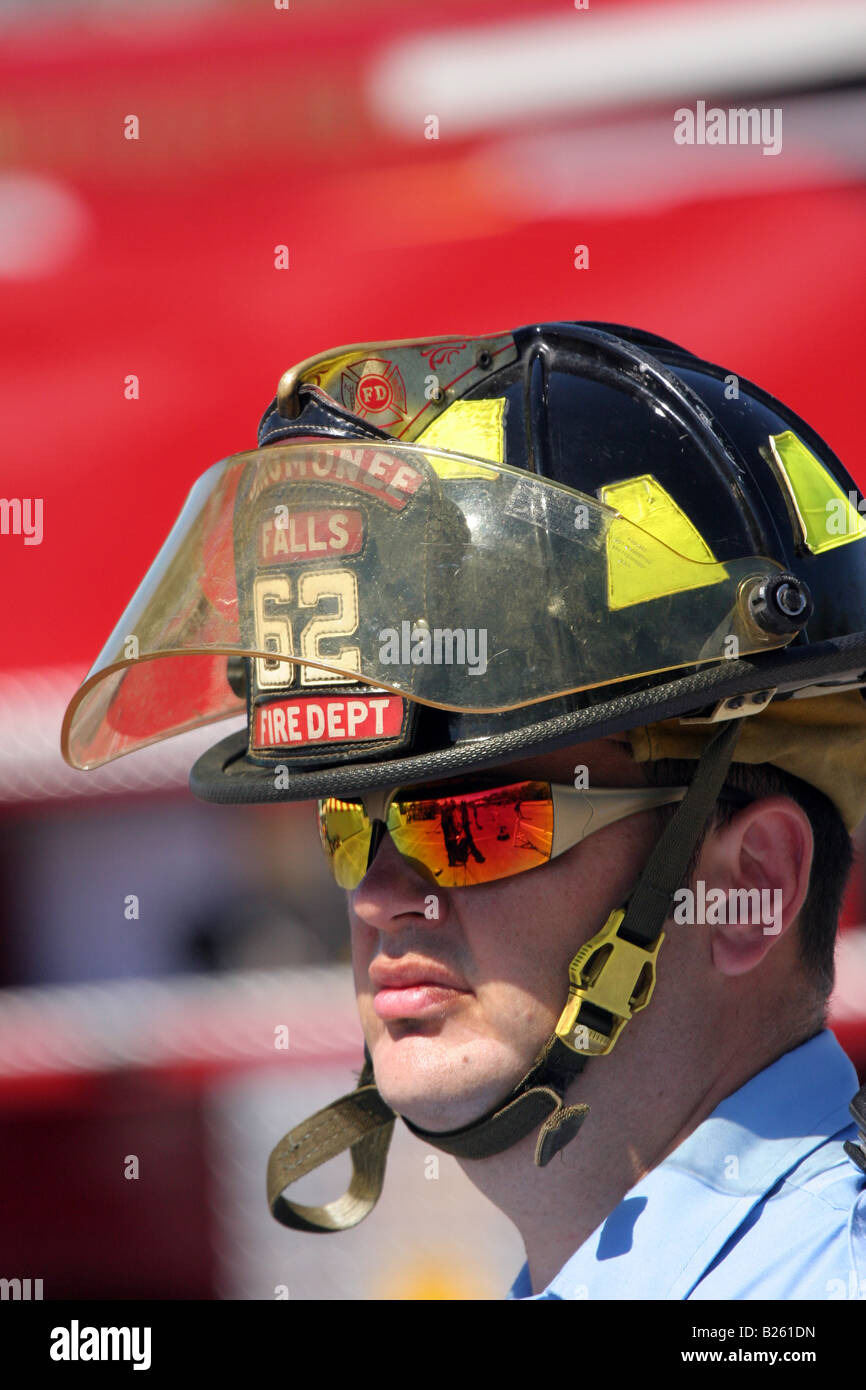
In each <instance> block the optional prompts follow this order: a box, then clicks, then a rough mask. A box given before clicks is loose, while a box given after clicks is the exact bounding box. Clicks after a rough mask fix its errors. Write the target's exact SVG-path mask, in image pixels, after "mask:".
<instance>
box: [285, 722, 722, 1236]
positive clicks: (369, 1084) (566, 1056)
mask: <svg viewBox="0 0 866 1390" xmlns="http://www.w3.org/2000/svg"><path fill="white" fill-rule="evenodd" d="M739 731H740V724H739V721H738V720H731V721H730V722H727V723H725V724H724V725H723V726H722V727H721V728H720V730H719V732H718V733H717V735H716V736H715V738H714V739H713V740H712V742H711V743H709V744H708V745H707V747H706V749H705V750H704V753H703V755H702V757H701V759H700V761H699V763H698V765H697V769H696V771H695V775H694V778H693V779H692V782H691V785H690V787H689V790H688V791H687V793H686V795H685V796H684V798H683V800H682V801H681V802H680V803H679V805H678V806H677V809H676V811H675V812H674V815H673V816H672V818H671V820H670V823H669V824H668V825H667V826H666V828H665V830H664V833H663V834H662V835H661V837H660V838H659V840H658V842H657V844H656V845H655V847H654V848H653V851H652V853H651V854H650V857H649V859H648V860H647V863H646V866H645V868H644V871H643V873H642V874H641V877H640V879H639V881H638V883H637V886H636V887H635V889H634V891H633V893H632V894H631V897H630V898H629V901H628V903H627V905H626V907H625V909H619V910H618V911H617V912H615V913H612V914H611V916H610V918H608V921H607V923H606V924H605V927H604V928H602V931H601V932H599V933H598V935H597V937H594V938H593V940H592V941H591V942H589V943H587V945H586V946H584V947H582V948H581V950H580V951H579V952H578V953H577V955H576V956H575V958H574V961H573V962H572V968H571V971H570V979H571V987H570V990H569V1000H568V1003H567V1004H566V1007H565V1010H564V1011H563V1014H562V1016H561V1018H560V1022H559V1024H558V1025H557V1031H556V1032H555V1033H553V1034H552V1035H551V1037H550V1038H548V1040H547V1042H546V1043H545V1044H544V1047H543V1048H542V1049H541V1052H540V1053H539V1054H538V1056H537V1058H536V1059H535V1061H534V1063H533V1064H532V1067H531V1068H530V1070H529V1071H528V1072H527V1073H526V1075H525V1076H524V1078H523V1080H522V1081H520V1082H519V1083H518V1085H517V1086H516V1087H515V1088H514V1090H513V1091H512V1092H511V1093H510V1095H508V1096H507V1097H506V1098H505V1100H504V1101H502V1103H501V1104H500V1105H499V1106H497V1107H496V1108H495V1109H494V1110H492V1111H490V1112H489V1113H488V1114H487V1115H484V1116H482V1117H481V1119H479V1120H476V1121H474V1122H473V1123H472V1124H469V1125H466V1126H464V1127H463V1128H462V1129H456V1130H451V1131H449V1132H448V1133H444V1134H437V1133H435V1132H434V1131H431V1130H425V1129H420V1128H419V1127H418V1126H417V1125H413V1124H411V1123H410V1122H409V1121H408V1120H406V1119H405V1118H404V1120H403V1122H404V1124H405V1125H406V1126H407V1128H408V1129H410V1130H411V1132H412V1133H413V1134H415V1135H417V1136H418V1137H419V1138H421V1139H423V1140H424V1141H425V1142H426V1143H428V1144H430V1145H431V1146H432V1147H433V1148H438V1149H441V1150H443V1151H444V1152H445V1153H450V1154H454V1155H455V1156H456V1157H458V1158H467V1159H478V1158H489V1157H491V1156H492V1155H493V1154H498V1153H503V1152H504V1151H505V1150H506V1149H509V1148H511V1146H512V1145H513V1144H516V1143H517V1142H518V1140H520V1139H523V1138H525V1137H526V1135H527V1134H530V1133H531V1132H532V1131H533V1130H534V1129H535V1128H536V1127H537V1126H538V1125H540V1126H541V1129H540V1132H539V1136H538V1142H537V1144H536V1147H535V1162H536V1164H537V1165H538V1166H539V1167H544V1165H545V1164H546V1163H549V1162H550V1160H551V1158H553V1156H554V1154H557V1153H559V1151H560V1150H561V1149H562V1148H564V1146H565V1145H566V1144H567V1143H568V1142H569V1141H570V1140H571V1139H573V1138H574V1136H575V1134H576V1133H577V1131H578V1130H579V1129H580V1126H581V1124H582V1123H583V1121H584V1119H585V1118H586V1115H587V1114H588V1113H589V1107H588V1106H586V1105H566V1104H565V1093H566V1091H567V1089H568V1086H569V1085H570V1083H571V1082H572V1081H573V1080H574V1078H575V1077H576V1076H577V1075H579V1073H580V1072H581V1071H582V1070H583V1068H584V1066H585V1065H586V1062H587V1060H588V1058H589V1057H590V1056H593V1055H600V1054H603V1053H606V1052H608V1051H610V1048H611V1047H612V1046H613V1043H614V1042H615V1041H616V1038H617V1037H618V1035H619V1033H620V1031H621V1030H622V1027H623V1026H624V1024H625V1022H626V1021H627V1020H628V1018H629V1017H631V1015H632V1014H633V1013H635V1012H637V1010H638V1009H641V1008H644V1007H645V1005H646V1004H647V1003H648V1002H649V996H650V994H651V993H652V983H653V978H654V975H653V972H654V963H655V957H656V955H657V953H658V948H659V945H660V942H661V939H662V937H663V935H664V934H663V932H662V924H663V923H664V921H665V919H666V917H667V915H668V909H669V907H670V901H671V898H672V896H673V894H674V892H675V890H676V889H677V888H678V887H680V885H681V883H682V881H683V878H684V876H685V873H686V869H687V868H688V864H689V860H690V859H691V856H692V852H693V850H694V847H695V845H696V844H697V841H698V838H699V836H700V834H701V832H702V830H703V829H704V826H705V825H706V823H707V820H708V818H709V816H710V814H711V813H712V810H713V808H714V806H715V804H716V801H717V799H718V795H719V792H720V791H721V788H722V785H723V783H724V781H725V778H726V777H727V775H728V768H729V766H730V763H731V759H732V758H733V754H734V747H735V745H736V742H737V737H738V735H739ZM601 938H604V949H605V957H606V958H605V961H604V965H603V967H602V969H601V971H600V973H599V974H598V975H597V976H594V977H593V979H592V983H591V984H588V983H587V974H588V972H587V965H588V963H589V961H590V960H591V959H592V957H593V954H594V953H595V951H596V950H597V946H596V943H597V942H598V941H599V940H600V939H601ZM611 947H612V948H613V949H612V953H611V954H609V955H608V954H607V953H608V950H609V948H611ZM614 962H617V964H616V965H614ZM623 962H625V963H624V964H623ZM589 973H592V972H589ZM608 975H610V976H611V981H610V982H608ZM578 1040H579V1045H580V1046H582V1048H583V1050H581V1051H578V1050H577V1047H578ZM397 1118H398V1117H397V1115H396V1114H395V1112H394V1111H393V1110H392V1109H391V1108H390V1106H388V1105H386V1104H385V1102H384V1101H383V1099H382V1097H381V1096H380V1095H379V1092H378V1090H377V1088H376V1083H375V1078H374V1076H373V1068H372V1064H371V1061H370V1056H369V1053H367V1051H366V1049H365V1062H364V1069H363V1071H362V1072H361V1075H360V1077H359V1079H358V1085H357V1086H356V1088H355V1090H354V1091H351V1092H350V1093H349V1094H348V1095H345V1096H342V1097H341V1098H340V1100H336V1101H333V1102H332V1104H331V1105H328V1106H326V1107H325V1108H324V1109H323V1110H319V1111H318V1112H317V1113H316V1114H315V1115H313V1116H311V1117H310V1119H309V1120H305V1121H304V1123H303V1124H301V1125H298V1126H296V1128H295V1129H293V1130H291V1131H290V1132H289V1133H288V1134H286V1135H285V1136H284V1137H283V1138H282V1139H281V1140H280V1142H279V1144H277V1146H276V1148H275V1149H274V1150H273V1152H272V1153H271V1156H270V1159H269V1161H268V1204H269V1206H270V1208H271V1212H272V1213H273V1215H274V1216H275V1217H276V1219H277V1221H280V1222H282V1224H283V1225H284V1226H292V1227H294V1228H295V1229H296V1230H302V1231H315V1232H325V1231H344V1230H348V1229H349V1228H350V1227H351V1226H356V1225H357V1224H358V1222H359V1221H363V1219H364V1217H365V1216H367V1215H368V1214H369V1212H371V1211H372V1209H373V1207H374V1206H375V1205H376V1202H377V1201H378V1198H379V1194H380V1193H381V1191H382V1184H383V1182H384V1179H385V1164H386V1161H387V1156H388V1146H389V1144H390V1142H391V1136H392V1134H393V1132H394V1123H395V1121H396V1119H397ZM346 1149H350V1151H351V1156H352V1180H351V1183H350V1185H349V1189H348V1191H347V1192H346V1193H345V1194H344V1195H343V1196H342V1197H340V1198H338V1199H337V1200H336V1201H334V1202H329V1203H327V1204H326V1205H325V1206H318V1207H313V1206H310V1207H308V1206H301V1205H299V1204H297V1203H295V1202H290V1201H289V1200H288V1199H287V1198H286V1197H284V1196H283V1195H282V1193H283V1191H284V1189H285V1188H286V1187H289V1186H290V1185H291V1184H292V1183H294V1182H296V1181H297V1180H298V1179H299V1178H302V1177H304V1176H305V1174H307V1173H309V1172H312V1170H313V1169H315V1168H318V1167H320V1166H321V1164H323V1163H326V1162H327V1161H328V1160H329V1159H331V1158H334V1157H335V1156H336V1155H337V1154H339V1153H343V1152H344V1151H345V1150H346Z"/></svg>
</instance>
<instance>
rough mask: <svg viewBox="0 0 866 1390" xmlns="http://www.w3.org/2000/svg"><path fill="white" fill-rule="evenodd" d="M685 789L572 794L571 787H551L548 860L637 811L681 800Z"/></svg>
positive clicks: (578, 791) (637, 788) (609, 789)
mask: <svg viewBox="0 0 866 1390" xmlns="http://www.w3.org/2000/svg"><path fill="white" fill-rule="evenodd" d="M687 791H688V787H658V788H650V787H646V788H644V787H623V788H622V789H621V790H620V789H619V788H608V787H605V788H599V789H598V790H596V791H580V790H577V789H575V790H574V791H572V789H571V788H570V787H552V788H551V792H552V795H553V844H552V845H551V850H550V857H551V859H555V858H556V856H557V855H558V854H564V853H565V851H566V850H567V849H572V848H573V847H574V846H575V845H576V844H579V843H580V841H581V840H584V839H586V837H587V835H591V834H594V833H595V832H596V831H597V830H604V829H605V827H606V826H608V825H614V824H615V823H616V821H619V820H624V819H625V818H626V816H634V815H637V813H638V812H639V811H652V810H655V809H656V808H657V807H659V806H670V805H671V804H672V803H673V802H675V801H682V799H683V797H684V796H685V794H686V792H687Z"/></svg>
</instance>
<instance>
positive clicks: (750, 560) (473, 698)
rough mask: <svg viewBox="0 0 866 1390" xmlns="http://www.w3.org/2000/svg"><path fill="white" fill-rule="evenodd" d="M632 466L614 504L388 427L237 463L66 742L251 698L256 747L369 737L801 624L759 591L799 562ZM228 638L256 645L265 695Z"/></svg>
mask: <svg viewBox="0 0 866 1390" xmlns="http://www.w3.org/2000/svg"><path fill="white" fill-rule="evenodd" d="M696 466H697V461H696ZM634 473H635V476H633V477H631V478H628V479H625V480H623V481H622V482H617V483H615V484H614V485H612V486H611V487H610V488H605V489H603V496H602V499H601V500H600V499H599V498H597V497H590V496H588V495H584V494H582V493H580V492H577V491H575V490H573V489H571V488H568V487H564V486H562V485H560V484H557V483H552V482H549V481H546V480H544V479H542V478H540V477H538V476H536V475H534V474H531V473H528V472H526V471H525V470H524V469H517V468H511V467H508V466H507V465H503V464H495V463H490V462H485V461H482V460H480V459H477V458H471V457H469V456H467V455H461V454H456V453H453V452H447V453H446V452H444V451H442V450H438V449H434V448H431V447H427V448H425V447H422V446H420V445H407V444H401V443H390V442H387V441H382V442H381V443H380V442H378V441H370V440H364V441H361V440H358V441H352V440H350V441H346V440H332V441H329V442H327V443H324V442H320V441H317V440H316V441H311V440H303V441H298V442H293V443H289V444H282V445H279V446H277V447H270V448H264V449H260V450H256V451H253V452H250V453H243V454H237V455H234V456H233V457H231V458H228V459H225V460H223V461H222V462H221V463H218V464H215V465H214V466H213V467H212V468H211V469H210V470H209V471H208V472H207V473H205V474H204V475H203V477H202V478H200V479H199V481H198V482H197V483H196V485H195V487H194V488H193V489H192V492H191V493H190V496H189V498H188V500H187V502H186V505H185V506H184V509H183V511H182V513H181V515H180V517H179V518H178V521H177V522H176V524H175V526H174V528H173V530H172V532H171V534H170V536H169V537H168V540H167V541H166V543H165V545H164V546H163V548H162V550H161V551H160V553H159V555H158V556H157V559H156V561H155V562H154V564H153V566H152V567H151V569H150V571H149V573H148V574H147V576H146V578H145V580H144V582H143V583H142V585H141V586H140V588H139V590H138V592H137V593H136V595H135V597H134V598H133V600H132V602H131V603H130V605H129V607H128V608H127V610H126V612H125V613H124V615H123V617H122V618H121V620H120V622H119V623H118V625H117V627H116V628H115V630H114V632H113V633H112V635H111V637H110V638H109V640H108V642H107V643H106V646H105V648H104V649H103V651H102V653H101V654H100V656H99V658H98V660H97V662H96V664H95V665H94V667H93V669H92V670H91V672H90V673H89V675H88V677H87V679H86V681H85V682H84V684H83V685H82V687H81V689H80V690H79V691H78V692H77V694H76V696H75V699H74V700H73V702H72V704H71V705H70V707H69V710H68V711H67V715H66V719H65V721H64V727H63V735H62V743H63V752H64V756H65V757H66V758H67V761H69V762H70V763H72V764H73V766H77V767H81V768H88V767H96V766H99V765H100V764H102V763H105V762H108V761H110V760H111V759H113V758H116V757H119V756H121V755H122V754H124V753H127V752H130V751H132V750H133V749H135V748H138V747H142V746H144V745H145V744H148V743H152V742H154V741H156V740H158V739H162V738H165V737H168V736H169V735H171V734H174V733H179V732H181V731H183V730H185V729H190V728H193V727H196V726H199V725H202V724H206V723H210V722H213V721H215V720H218V719H221V718H225V717H228V716H230V715H236V714H239V713H243V711H244V710H245V709H248V713H249V719H250V750H251V752H255V751H256V750H262V751H264V752H265V753H266V755H272V754H273V752H274V750H279V749H281V748H287V749H291V748H297V747H304V748H306V750H307V751H309V750H310V749H311V748H314V746H315V745H316V744H317V743H319V742H321V743H328V742H334V741H335V739H341V738H343V739H348V740H349V741H351V742H353V743H355V742H358V743H361V744H364V745H368V746H369V745H373V744H376V743H377V741H378V742H381V741H383V740H384V741H387V740H388V739H389V738H392V739H394V738H397V737H398V735H399V733H400V730H401V729H405V724H406V719H407V710H408V708H409V705H408V703H407V702H412V701H415V702H420V703H421V704H427V705H432V706H435V707H438V708H441V709H445V710H452V711H461V712H472V711H502V710H509V709H515V708H520V707H522V706H528V705H531V704H533V703H536V702H539V701H543V700H546V699H550V698H553V697H555V696H558V695H561V694H565V693H570V692H576V691H581V690H588V689H592V688H593V687H595V686H601V685H608V684H611V683H613V682H616V681H622V680H626V679H630V678H634V677H639V676H643V675H650V674H655V673H658V672H662V671H667V670H676V669H678V668H682V667H691V666H695V665H698V664H700V663H704V662H712V661H719V660H720V659H724V658H726V657H731V656H743V655H747V654H749V653H751V652H757V651H762V650H766V649H768V648H772V647H781V646H784V645H785V644H786V643H787V642H788V641H790V640H791V635H790V634H788V635H786V636H778V635H771V634H768V633H764V632H762V631H761V630H760V629H759V628H758V627H756V626H755V625H754V623H753V622H751V621H750V619H749V616H748V604H747V601H746V598H745V597H744V596H747V594H748V592H749V590H750V589H751V587H752V585H753V583H754V582H755V581H761V580H765V579H767V578H768V577H769V576H772V575H774V574H777V573H779V572H781V571H782V566H781V565H780V564H778V563H777V562H775V561H772V560H769V559H767V558H765V557H762V556H751V555H750V556H742V555H740V556H738V557H731V556H725V555H722V556H716V555H714V554H713V553H712V551H711V550H710V549H709V547H708V546H707V544H706V542H705V541H704V540H703V538H702V537H701V536H700V535H699V534H698V532H697V531H695V530H694V528H693V527H691V525H690V523H688V522H687V521H686V520H685V518H684V517H683V515H682V513H681V512H678V511H677V510H676V508H673V509H671V508H666V506H665V498H666V494H664V493H663V491H662V490H661V488H660V486H659V485H658V483H657V482H656V480H655V479H654V478H653V477H652V476H651V475H649V474H641V470H640V467H639V461H637V466H636V467H635V469H634ZM660 493H661V497H660V496H659V494H660ZM232 657H234V658H238V657H247V658H250V659H251V661H252V666H251V672H252V680H251V682H250V687H251V688H250V689H249V690H248V692H247V701H245V700H244V698H243V696H242V695H240V694H237V693H235V690H234V689H233V688H232V686H230V684H229V681H228V677H227V670H228V667H227V658H232Z"/></svg>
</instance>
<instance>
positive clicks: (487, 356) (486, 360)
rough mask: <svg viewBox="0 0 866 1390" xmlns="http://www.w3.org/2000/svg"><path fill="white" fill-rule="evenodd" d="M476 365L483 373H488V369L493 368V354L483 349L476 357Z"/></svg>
mask: <svg viewBox="0 0 866 1390" xmlns="http://www.w3.org/2000/svg"><path fill="white" fill-rule="evenodd" d="M475 365H476V367H480V369H481V371H482V372H486V371H487V369H488V367H492V366H493V353H492V352H489V351H488V350H487V348H481V350H480V352H478V353H477V354H476V356H475Z"/></svg>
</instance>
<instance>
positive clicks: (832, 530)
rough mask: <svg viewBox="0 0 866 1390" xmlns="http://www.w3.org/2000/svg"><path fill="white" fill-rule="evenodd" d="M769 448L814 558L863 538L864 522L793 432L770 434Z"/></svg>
mask: <svg viewBox="0 0 866 1390" xmlns="http://www.w3.org/2000/svg"><path fill="white" fill-rule="evenodd" d="M770 448H771V450H772V455H773V462H774V463H775V465H776V471H777V473H778V475H779V477H780V478H781V480H782V482H783V483H784V484H785V487H786V488H787V490H788V494H789V496H790V498H791V502H792V503H793V506H794V511H795V513H796V516H797V520H798V522H799V524H800V532H801V535H802V538H803V541H804V543H805V544H806V545H807V546H808V548H809V550H811V551H812V554H813V555H820V554H821V553H822V551H824V550H833V549H835V547H836V546H837V545H848V544H850V542H851V541H859V540H862V539H863V537H864V536H866V518H864V517H862V516H861V515H860V513H859V511H858V510H857V507H856V506H853V505H852V503H851V501H850V499H849V498H848V497H847V496H846V494H845V493H844V492H843V491H842V489H841V487H840V486H839V484H838V483H837V481H836V479H835V478H834V477H833V475H832V473H830V472H828V470H827V469H826V468H825V467H824V465H823V463H821V462H820V460H819V459H817V458H816V457H815V455H814V454H813V453H812V451H811V449H807V447H806V445H805V444H804V443H803V441H802V439H800V438H798V436H797V435H796V434H794V431H793V430H784V431H783V433H782V434H771V435H770Z"/></svg>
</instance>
